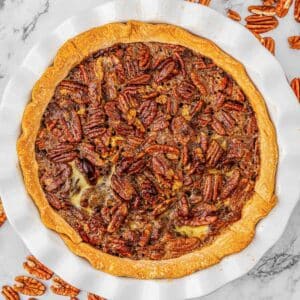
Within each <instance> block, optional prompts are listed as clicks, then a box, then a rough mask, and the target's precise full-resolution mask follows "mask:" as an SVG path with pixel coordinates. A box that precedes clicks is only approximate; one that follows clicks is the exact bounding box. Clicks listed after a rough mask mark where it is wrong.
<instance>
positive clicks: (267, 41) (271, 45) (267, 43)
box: [261, 37, 275, 55]
mask: <svg viewBox="0 0 300 300" xmlns="http://www.w3.org/2000/svg"><path fill="white" fill-rule="evenodd" d="M261 43H262V45H263V46H264V47H266V48H267V49H268V50H269V51H270V52H271V53H272V54H273V55H274V54H275V41H274V39H273V38H271V37H264V38H262V41H261Z"/></svg>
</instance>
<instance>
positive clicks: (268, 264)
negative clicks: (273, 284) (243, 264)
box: [249, 253, 300, 278]
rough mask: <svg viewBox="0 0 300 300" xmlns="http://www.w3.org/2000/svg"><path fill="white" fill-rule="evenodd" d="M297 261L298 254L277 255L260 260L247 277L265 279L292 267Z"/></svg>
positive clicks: (298, 258)
mask: <svg viewBox="0 0 300 300" xmlns="http://www.w3.org/2000/svg"><path fill="white" fill-rule="evenodd" d="M299 260H300V254H289V253H277V254H275V255H273V256H271V257H264V258H262V260H261V261H260V263H259V264H258V266H257V267H256V268H255V269H253V270H252V271H251V272H250V273H249V275H250V276H252V277H259V278H267V277H270V276H273V275H275V274H278V273H281V272H283V271H284V270H287V269H289V268H291V267H293V266H294V265H296V264H297V263H298V262H299Z"/></svg>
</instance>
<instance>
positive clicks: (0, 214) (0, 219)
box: [0, 199, 6, 227]
mask: <svg viewBox="0 0 300 300" xmlns="http://www.w3.org/2000/svg"><path fill="white" fill-rule="evenodd" d="M5 221H6V214H5V211H4V208H3V205H2V201H1V199H0V227H1V226H2V225H3V224H4V222H5Z"/></svg>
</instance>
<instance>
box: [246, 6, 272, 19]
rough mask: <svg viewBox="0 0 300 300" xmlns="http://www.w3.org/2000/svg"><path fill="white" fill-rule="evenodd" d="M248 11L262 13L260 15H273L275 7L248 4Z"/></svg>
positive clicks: (256, 13)
mask: <svg viewBox="0 0 300 300" xmlns="http://www.w3.org/2000/svg"><path fill="white" fill-rule="evenodd" d="M248 10H249V12H251V13H252V14H255V15H262V16H275V15H276V9H275V7H273V6H267V5H250V6H249V7H248Z"/></svg>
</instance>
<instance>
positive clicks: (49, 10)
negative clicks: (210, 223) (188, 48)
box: [0, 0, 300, 300]
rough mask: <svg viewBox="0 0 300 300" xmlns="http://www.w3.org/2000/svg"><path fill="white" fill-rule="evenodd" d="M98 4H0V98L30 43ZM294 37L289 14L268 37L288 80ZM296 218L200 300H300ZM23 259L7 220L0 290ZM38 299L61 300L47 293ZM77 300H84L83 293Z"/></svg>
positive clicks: (1, 240) (220, 2)
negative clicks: (239, 273)
mask: <svg viewBox="0 0 300 300" xmlns="http://www.w3.org/2000/svg"><path fill="white" fill-rule="evenodd" d="M149 1H151V0H149ZM162 1H163V0H162ZM99 2H101V0H85V1H82V0H64V1H62V0H0V96H1V94H2V92H3V89H4V87H5V84H6V83H7V80H8V78H9V76H10V75H11V74H13V72H14V71H15V70H16V68H17V67H18V65H19V64H20V63H21V61H22V59H23V58H24V56H25V55H26V53H27V52H28V51H29V49H30V48H31V47H32V45H33V44H34V43H36V42H37V41H39V40H40V39H41V38H43V36H44V35H46V34H47V32H50V31H51V30H52V29H53V28H55V27H56V26H57V25H58V24H59V23H61V22H62V21H63V20H64V19H66V18H68V17H69V16H72V15H74V14H76V13H78V12H80V11H82V10H85V9H88V8H90V7H94V6H96V5H98V4H99ZM258 3H260V1H259V0H212V4H211V7H213V8H214V9H216V10H218V11H219V12H221V13H223V14H225V13H226V9H228V8H232V9H235V10H236V11H238V12H240V13H241V15H242V16H246V15H247V7H248V6H249V5H250V4H258ZM299 34H300V24H299V23H296V22H294V21H293V17H292V11H290V13H289V16H288V17H286V18H284V19H283V20H281V22H280V26H279V27H278V28H277V29H276V30H275V31H273V32H271V33H269V34H267V35H268V36H273V37H274V39H275V40H276V57H277V58H278V60H279V61H280V63H281V64H282V66H283V68H284V70H285V72H286V75H287V78H288V79H291V78H293V77H295V76H298V77H299V76H300V51H297V50H291V49H289V48H288V44H287V40H286V38H287V36H289V35H299ZM0 143H1V142H0ZM16 197H17V195H16ZM299 216H300V204H299V205H298V206H297V207H296V209H295V211H294V213H293V215H292V217H291V219H290V221H289V225H288V227H287V228H286V230H285V233H284V234H283V236H282V237H281V239H280V240H279V241H278V242H277V243H276V245H275V246H274V247H273V248H272V249H271V250H270V251H268V253H267V254H266V255H265V256H264V257H263V259H262V260H261V261H260V262H259V263H258V265H257V266H256V267H255V268H254V269H253V270H252V271H250V272H249V273H248V274H247V275H245V276H243V277H241V278H240V279H238V280H235V281H234V282H231V283H229V284H227V285H226V286H224V287H222V288H220V289H219V290H217V291H216V292H214V293H213V294H211V295H208V296H206V297H203V298H201V299H205V300H215V299H216V300H218V299H226V298H230V299H232V300H235V299H236V300H237V299H242V298H243V299H245V300H250V299H259V300H277V299H280V300H281V299H293V300H294V299H295V300H296V299H300V264H299V261H300V237H299V238H298V236H299V233H300V218H299ZM26 255H28V250H27V249H26V247H25V246H24V244H23V243H22V241H21V240H20V238H19V237H18V236H17V235H16V234H15V233H14V231H13V229H12V227H11V226H10V225H9V223H8V222H6V223H5V225H4V226H3V227H1V228H0V286H2V285H3V284H12V283H13V278H14V276H15V275H19V274H24V271H23V269H22V262H23V260H24V258H25V257H26ZM62 263H63V262H62ZM0 297H1V296H0ZM41 298H42V299H62V297H55V296H53V295H50V294H46V295H45V296H43V297H41ZM80 298H81V299H85V298H86V297H85V294H84V293H82V294H81V295H80ZM23 299H26V298H25V297H24V298H23Z"/></svg>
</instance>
